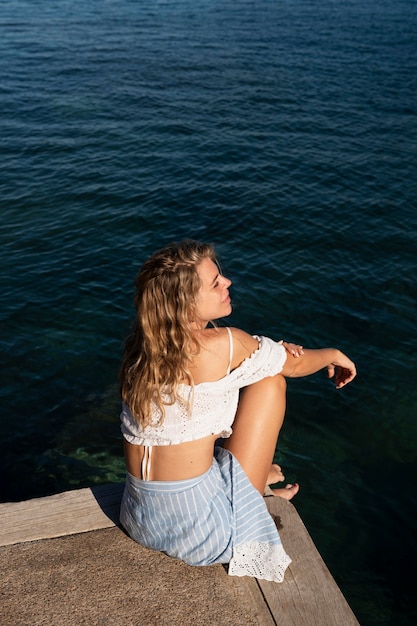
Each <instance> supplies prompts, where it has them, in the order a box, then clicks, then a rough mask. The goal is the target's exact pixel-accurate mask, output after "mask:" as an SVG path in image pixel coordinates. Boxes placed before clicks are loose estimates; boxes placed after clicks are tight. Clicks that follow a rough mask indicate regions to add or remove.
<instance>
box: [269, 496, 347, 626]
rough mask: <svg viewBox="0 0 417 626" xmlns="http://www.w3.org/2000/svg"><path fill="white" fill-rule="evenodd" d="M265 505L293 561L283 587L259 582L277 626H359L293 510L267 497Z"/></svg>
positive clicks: (293, 508)
mask: <svg viewBox="0 0 417 626" xmlns="http://www.w3.org/2000/svg"><path fill="white" fill-rule="evenodd" d="M266 502H267V506H268V509H269V512H270V513H271V515H272V516H273V517H274V519H275V521H276V523H277V525H278V528H279V532H280V535H281V538H282V542H283V544H284V546H285V549H286V551H287V553H288V554H289V555H290V557H291V558H292V560H293V562H292V563H291V565H290V566H289V568H288V569H287V571H286V573H285V580H284V582H283V583H281V584H276V583H272V582H269V581H265V580H259V581H258V584H259V587H260V589H261V590H262V592H263V594H264V597H265V601H266V602H267V604H268V606H269V609H270V611H271V613H272V615H273V616H274V618H275V620H276V624H277V625H278V626H341V625H343V626H358V624H359V622H358V621H357V619H356V617H355V615H354V614H353V612H352V610H351V608H350V606H349V605H348V603H347V601H346V599H345V598H344V596H343V594H342V592H341V591H340V589H339V587H338V586H337V584H336V582H335V580H334V579H333V577H332V575H331V574H330V572H329V570H328V568H327V566H326V565H325V563H324V561H323V559H322V557H321V556H320V554H319V552H318V550H317V548H316V546H315V545H314V543H313V541H312V539H311V537H310V535H309V534H308V532H307V529H306V527H305V526H304V524H303V522H302V520H301V518H300V516H299V515H298V513H297V511H296V509H295V507H294V506H293V505H292V504H291V502H288V501H286V500H283V499H282V498H275V497H268V498H266Z"/></svg>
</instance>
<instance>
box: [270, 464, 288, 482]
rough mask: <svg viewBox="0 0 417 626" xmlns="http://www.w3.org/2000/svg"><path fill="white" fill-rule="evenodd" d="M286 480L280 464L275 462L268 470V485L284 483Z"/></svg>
mask: <svg viewBox="0 0 417 626" xmlns="http://www.w3.org/2000/svg"><path fill="white" fill-rule="evenodd" d="M283 480H285V476H284V474H283V473H282V469H281V468H280V466H279V465H277V464H276V463H274V464H273V465H271V469H270V470H269V472H268V478H267V479H266V486H267V487H268V485H274V484H275V483H282V481H283Z"/></svg>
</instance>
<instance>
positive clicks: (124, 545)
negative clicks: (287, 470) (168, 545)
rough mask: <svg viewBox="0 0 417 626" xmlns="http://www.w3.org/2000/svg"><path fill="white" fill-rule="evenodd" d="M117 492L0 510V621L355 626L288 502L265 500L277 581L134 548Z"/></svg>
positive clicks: (18, 625) (15, 625)
mask: <svg viewBox="0 0 417 626" xmlns="http://www.w3.org/2000/svg"><path fill="white" fill-rule="evenodd" d="M122 488H123V485H121V484H113V485H105V486H100V487H94V488H91V489H80V490H76V491H69V492H65V493H61V494H57V495H54V496H50V497H46V498H37V499H33V500H29V501H26V502H17V503H6V504H0V528H1V531H0V546H1V547H0V564H1V565H0V568H1V569H0V572H1V580H2V582H1V593H2V606H1V607H0V623H1V624H5V625H6V624H7V626H24V625H27V624H29V623H30V624H31V626H36V625H37V624H39V625H41V624H48V625H49V624H51V625H52V624H53V626H71V625H75V624H76V625H77V626H78V625H79V624H86V626H93V625H96V624H97V626H98V625H100V626H101V625H103V626H104V625H109V626H110V625H111V626H125V625H126V626H128V625H132V626H156V625H158V626H161V625H162V626H163V625H165V624H166V626H168V625H169V626H174V625H178V626H187V625H188V624H189V625H190V626H191V625H192V626H205V625H206V624H210V626H211V625H216V624H218V625H219V626H220V625H221V626H249V625H252V624H254V625H256V624H257V625H258V626H272V625H274V624H275V625H278V626H358V624H359V623H358V621H357V619H356V617H355V616H354V614H353V612H352V610H351V609H350V607H349V605H348V604H347V602H346V600H345V598H344V596H343V595H342V593H341V591H340V589H339V588H338V586H337V585H336V583H335V581H334V579H333V577H332V576H331V574H330V572H329V570H328V569H327V567H326V565H325V563H324V562H323V559H322V558H321V556H320V554H319V552H318V551H317V549H316V547H315V545H314V543H313V541H312V540H311V538H310V536H309V534H308V532H307V530H306V528H305V526H304V524H303V522H302V521H301V519H300V517H299V515H298V513H297V511H296V509H295V507H294V506H293V505H292V504H291V503H290V502H287V501H285V500H283V499H281V498H274V497H272V496H270V497H268V496H266V502H267V506H268V509H269V511H270V513H271V515H272V516H273V517H274V519H275V521H276V523H277V525H278V528H279V531H280V534H281V537H282V540H283V543H284V545H285V549H286V551H287V552H288V554H289V555H290V556H291V558H292V559H293V562H292V563H291V565H290V566H289V568H288V570H287V572H286V574H285V580H284V582H283V583H281V584H277V583H272V582H268V581H262V580H257V579H253V578H249V577H242V578H237V577H232V576H228V575H227V573H226V569H225V568H224V567H223V566H221V565H215V566H211V567H206V568H193V567H189V566H186V565H185V564H183V563H182V562H180V561H176V560H174V559H170V558H168V557H166V556H165V555H163V554H160V553H154V552H151V551H149V550H147V549H146V548H142V547H141V546H138V544H135V543H134V542H133V541H131V540H130V539H129V538H128V537H127V536H126V535H125V533H123V531H122V530H121V529H120V528H119V527H118V526H117V524H118V512H119V504H120V498H121V493H122ZM106 529H107V530H106ZM92 531H96V532H92ZM63 564H65V567H64V566H63ZM22 594H23V596H22ZM25 594H26V595H25ZM25 599H26V601H25ZM68 602H69V604H68ZM69 606H71V610H68V607H69Z"/></svg>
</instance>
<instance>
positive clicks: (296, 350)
mask: <svg viewBox="0 0 417 626" xmlns="http://www.w3.org/2000/svg"><path fill="white" fill-rule="evenodd" d="M279 343H280V344H282V345H283V346H284V348H285V349H286V351H287V352H288V353H289V354H291V355H292V356H293V357H295V358H296V359H297V358H298V357H299V356H301V355H302V354H304V350H303V346H298V345H297V344H296V343H288V342H287V341H283V340H281V341H280V342H279Z"/></svg>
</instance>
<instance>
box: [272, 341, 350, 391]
mask: <svg viewBox="0 0 417 626" xmlns="http://www.w3.org/2000/svg"><path fill="white" fill-rule="evenodd" d="M324 368H327V371H328V376H329V378H333V376H335V374H336V376H335V384H336V388H337V389H340V388H341V387H344V386H345V385H347V384H348V383H350V382H351V381H352V380H353V379H354V378H355V376H356V367H355V364H354V363H353V361H351V360H350V359H349V357H347V356H346V355H345V354H343V352H340V350H337V349H336V348H323V349H321V350H303V354H299V355H298V356H293V355H292V354H291V352H288V353H287V360H286V362H285V364H284V367H283V368H282V371H281V374H282V375H283V376H286V377H288V378H299V377H301V376H309V375H310V374H314V373H315V372H318V371H319V370H321V369H324Z"/></svg>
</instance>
